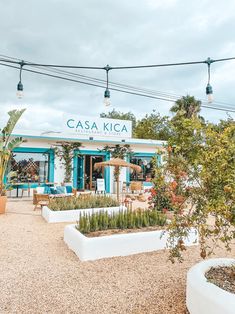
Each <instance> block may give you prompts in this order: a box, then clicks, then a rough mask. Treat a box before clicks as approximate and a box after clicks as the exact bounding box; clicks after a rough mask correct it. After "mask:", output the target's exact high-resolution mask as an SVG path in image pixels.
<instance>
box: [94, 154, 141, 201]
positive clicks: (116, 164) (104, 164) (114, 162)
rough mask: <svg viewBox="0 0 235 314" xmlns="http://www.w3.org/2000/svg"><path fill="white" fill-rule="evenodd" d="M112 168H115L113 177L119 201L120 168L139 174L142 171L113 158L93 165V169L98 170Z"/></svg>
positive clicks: (138, 167)
mask: <svg viewBox="0 0 235 314" xmlns="http://www.w3.org/2000/svg"><path fill="white" fill-rule="evenodd" d="M110 166H111V167H114V168H115V174H116V175H115V176H116V179H117V199H118V201H119V175H120V168H122V167H126V168H131V169H133V170H135V171H137V172H141V171H142V169H141V167H140V166H138V165H135V164H132V163H130V162H127V161H125V160H123V159H121V158H113V159H110V160H107V161H102V162H97V163H95V165H94V168H95V169H98V168H104V167H110Z"/></svg>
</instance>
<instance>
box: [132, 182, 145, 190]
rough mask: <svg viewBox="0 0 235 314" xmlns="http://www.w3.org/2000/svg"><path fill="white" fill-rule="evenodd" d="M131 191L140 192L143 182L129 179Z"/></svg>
mask: <svg viewBox="0 0 235 314" xmlns="http://www.w3.org/2000/svg"><path fill="white" fill-rule="evenodd" d="M130 191H131V193H140V192H142V191H143V184H142V182H141V181H131V184H130Z"/></svg>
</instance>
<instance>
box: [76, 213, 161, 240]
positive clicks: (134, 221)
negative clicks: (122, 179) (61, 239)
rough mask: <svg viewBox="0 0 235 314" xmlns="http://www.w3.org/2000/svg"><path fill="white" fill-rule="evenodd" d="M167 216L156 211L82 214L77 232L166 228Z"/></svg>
mask: <svg viewBox="0 0 235 314" xmlns="http://www.w3.org/2000/svg"><path fill="white" fill-rule="evenodd" d="M165 224H166V216H165V215H164V214H162V213H160V212H158V211H156V210H141V209H139V210H136V211H132V210H120V211H119V212H118V213H112V214H111V215H109V214H108V212H107V211H100V212H98V213H93V214H87V215H82V214H80V219H79V222H78V223H77V226H76V228H77V230H79V231H80V232H81V233H84V234H86V233H89V232H94V231H99V230H107V229H136V228H143V227H149V226H164V225H165Z"/></svg>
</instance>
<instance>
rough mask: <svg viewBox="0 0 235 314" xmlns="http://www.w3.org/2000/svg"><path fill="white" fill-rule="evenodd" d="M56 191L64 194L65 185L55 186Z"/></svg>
mask: <svg viewBox="0 0 235 314" xmlns="http://www.w3.org/2000/svg"><path fill="white" fill-rule="evenodd" d="M56 191H57V194H65V193H66V189H65V186H57V187H56Z"/></svg>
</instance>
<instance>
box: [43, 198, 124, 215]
mask: <svg viewBox="0 0 235 314" xmlns="http://www.w3.org/2000/svg"><path fill="white" fill-rule="evenodd" d="M116 206H119V204H118V202H117V200H115V199H113V198H112V197H110V196H106V195H89V196H87V197H86V198H82V197H77V198H76V197H64V198H55V199H52V200H51V201H50V204H49V208H50V209H51V210H54V211H58V210H71V209H85V208H104V207H116Z"/></svg>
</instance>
